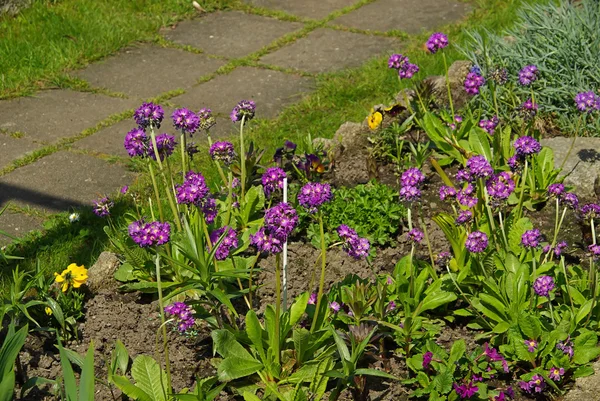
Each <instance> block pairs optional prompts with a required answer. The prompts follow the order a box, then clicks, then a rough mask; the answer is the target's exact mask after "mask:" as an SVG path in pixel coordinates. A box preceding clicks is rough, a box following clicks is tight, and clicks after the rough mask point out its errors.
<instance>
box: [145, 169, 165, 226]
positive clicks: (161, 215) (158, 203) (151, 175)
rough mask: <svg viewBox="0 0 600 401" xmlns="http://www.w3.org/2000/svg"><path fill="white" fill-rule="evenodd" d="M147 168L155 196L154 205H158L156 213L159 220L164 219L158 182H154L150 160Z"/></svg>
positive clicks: (154, 177)
mask: <svg viewBox="0 0 600 401" xmlns="http://www.w3.org/2000/svg"><path fill="white" fill-rule="evenodd" d="M148 170H149V171H150V179H151V180H152V187H153V188H154V195H155V196H156V206H157V207H158V215H159V216H160V221H165V215H164V213H163V208H162V203H161V201H160V192H159V191H158V184H157V183H156V173H155V172H154V166H153V165H152V161H151V160H148Z"/></svg>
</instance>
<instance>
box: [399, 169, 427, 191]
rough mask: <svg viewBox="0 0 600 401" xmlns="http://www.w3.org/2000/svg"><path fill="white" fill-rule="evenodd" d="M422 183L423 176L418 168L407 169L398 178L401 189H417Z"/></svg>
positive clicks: (423, 180)
mask: <svg viewBox="0 0 600 401" xmlns="http://www.w3.org/2000/svg"><path fill="white" fill-rule="evenodd" d="M423 182H425V176H424V175H423V173H422V172H421V170H419V169H418V168H414V167H413V168H409V169H408V170H406V171H405V172H403V173H402V176H401V177H400V183H401V184H402V186H403V187H417V188H419V187H420V186H421V185H422V184H423Z"/></svg>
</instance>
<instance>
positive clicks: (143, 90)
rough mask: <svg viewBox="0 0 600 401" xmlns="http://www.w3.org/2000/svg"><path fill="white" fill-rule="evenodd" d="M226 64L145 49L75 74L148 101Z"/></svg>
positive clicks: (175, 51) (186, 86) (179, 52)
mask: <svg viewBox="0 0 600 401" xmlns="http://www.w3.org/2000/svg"><path fill="white" fill-rule="evenodd" d="M224 64H225V61H223V60H218V59H215V58H209V57H207V56H206V55H203V54H194V53H190V52H186V51H184V50H179V49H170V48H163V47H157V46H142V47H138V48H129V49H126V50H124V51H122V52H120V53H119V54H117V55H116V56H113V57H110V58H108V59H106V60H103V61H99V62H97V63H94V64H91V65H90V66H89V67H87V68H86V69H84V70H81V71H78V72H76V73H75V75H76V76H77V77H79V78H81V79H84V80H86V81H88V82H90V83H91V84H92V85H94V86H98V87H103V88H108V89H110V90H112V91H115V92H123V93H126V94H127V95H130V96H133V97H137V98H140V99H147V98H151V97H155V96H158V95H160V94H161V93H164V92H168V91H171V90H174V89H189V88H191V87H192V86H193V85H194V84H195V83H196V81H197V80H198V78H200V77H202V76H204V75H207V74H211V73H213V72H215V71H216V70H217V69H218V68H219V67H221V66H222V65H224Z"/></svg>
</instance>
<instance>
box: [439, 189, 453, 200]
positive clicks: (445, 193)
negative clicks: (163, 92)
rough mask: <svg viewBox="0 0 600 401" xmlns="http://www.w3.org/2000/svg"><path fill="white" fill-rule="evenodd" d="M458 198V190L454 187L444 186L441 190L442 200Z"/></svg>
mask: <svg viewBox="0 0 600 401" xmlns="http://www.w3.org/2000/svg"><path fill="white" fill-rule="evenodd" d="M455 196H456V189H455V188H454V187H448V186H445V185H444V186H442V187H441V188H440V200H441V201H445V200H446V199H448V198H454V197H455Z"/></svg>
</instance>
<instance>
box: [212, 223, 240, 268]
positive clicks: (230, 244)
mask: <svg viewBox="0 0 600 401" xmlns="http://www.w3.org/2000/svg"><path fill="white" fill-rule="evenodd" d="M225 230H227V232H225ZM223 233H225V235H223ZM221 236H223V240H222V241H221V243H220V244H219V246H218V247H217V250H216V252H215V258H216V259H217V260H225V259H227V257H228V256H229V252H230V251H231V250H232V249H235V248H237V246H238V238H237V232H236V231H235V230H234V229H233V228H231V227H228V226H225V227H222V228H219V229H217V230H214V231H213V232H212V233H210V242H211V244H213V245H214V244H216V243H217V242H218V241H219V238H221Z"/></svg>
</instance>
